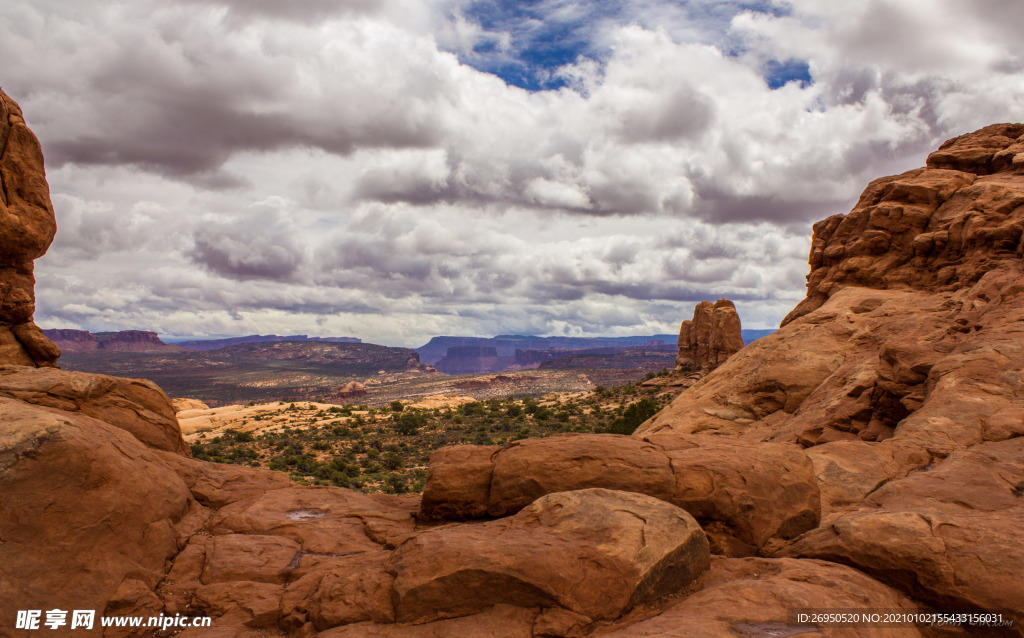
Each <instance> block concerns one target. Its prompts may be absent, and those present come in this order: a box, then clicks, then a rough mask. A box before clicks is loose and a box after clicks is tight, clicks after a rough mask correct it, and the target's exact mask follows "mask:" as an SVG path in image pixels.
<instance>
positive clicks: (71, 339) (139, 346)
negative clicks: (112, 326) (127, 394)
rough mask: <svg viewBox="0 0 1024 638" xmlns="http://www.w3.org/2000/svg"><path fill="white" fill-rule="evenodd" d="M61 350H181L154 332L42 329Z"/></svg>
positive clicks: (66, 351)
mask: <svg viewBox="0 0 1024 638" xmlns="http://www.w3.org/2000/svg"><path fill="white" fill-rule="evenodd" d="M43 334H44V335H46V336H47V337H49V338H50V340H51V341H53V342H54V343H55V344H57V346H59V347H60V349H61V352H65V353H68V352H86V351H89V350H113V351H117V352H182V351H183V349H182V348H181V347H180V346H177V345H174V344H170V343H164V342H163V341H162V340H161V339H160V337H158V336H157V334H156V333H155V332H149V331H146V330H121V331H119V332H89V331H87V330H69V329H66V328H65V329H57V330H43Z"/></svg>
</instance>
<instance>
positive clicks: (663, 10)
mask: <svg viewBox="0 0 1024 638" xmlns="http://www.w3.org/2000/svg"><path fill="white" fill-rule="evenodd" d="M748 11H753V12H758V13H765V14H769V15H773V16H784V15H787V14H788V13H789V7H788V5H787V4H786V3H784V2H781V1H780V0H589V1H588V0H519V1H510V0H474V1H472V2H470V3H469V4H468V5H464V6H463V12H462V16H463V18H465V19H466V20H469V21H471V22H475V23H476V24H478V25H480V27H481V28H482V29H483V31H485V32H487V33H489V34H503V35H506V36H507V38H505V39H503V40H502V41H504V42H507V43H508V45H507V46H499V45H498V43H497V42H498V41H499V39H497V38H484V39H481V42H480V44H479V45H478V46H477V47H475V48H474V50H473V51H472V53H471V54H462V58H463V59H462V61H463V62H464V63H466V64H469V65H470V66H473V67H474V68H477V69H479V70H481V71H485V72H488V73H493V74H494V75H497V76H498V77H500V78H502V79H503V80H505V82H507V83H508V84H510V85H514V86H518V87H520V88H524V89H527V90H530V91H540V90H546V89H557V88H560V87H562V86H565V85H566V83H567V80H566V78H564V77H562V76H560V75H559V74H558V73H557V71H558V69H559V68H560V67H563V66H565V65H567V64H572V63H574V62H576V61H577V60H579V59H580V58H590V59H592V60H596V61H597V62H598V63H601V62H602V61H603V60H604V59H606V58H607V57H608V56H609V55H610V52H611V49H610V48H609V47H608V46H607V44H606V40H605V38H604V37H602V36H603V34H604V33H605V32H606V30H607V29H608V28H610V27H615V26H620V25H627V24H639V25H640V26H643V27H645V28H649V29H664V30H665V31H666V32H668V33H669V34H670V35H671V36H673V37H674V38H677V39H679V40H684V39H685V40H694V39H698V40H700V41H703V42H707V43H712V44H716V45H718V46H720V47H721V48H722V49H723V51H726V52H727V53H738V52H739V51H740V50H741V48H742V46H741V44H740V43H737V42H733V41H732V38H731V37H730V35H729V25H730V23H731V21H732V18H733V17H734V16H735V15H736V14H738V13H742V12H748ZM804 76H806V77H804ZM765 80H766V81H767V82H768V83H769V85H772V84H773V83H776V82H779V81H781V82H782V84H780V85H779V86H782V85H784V84H785V83H786V82H788V81H793V80H798V81H804V82H809V81H810V75H809V74H808V73H807V72H806V64H804V69H803V74H801V69H799V68H797V67H796V66H794V65H792V64H790V63H789V62H785V63H776V65H774V66H772V65H770V68H768V67H766V69H765Z"/></svg>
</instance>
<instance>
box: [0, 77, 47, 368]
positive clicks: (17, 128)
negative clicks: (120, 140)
mask: <svg viewBox="0 0 1024 638" xmlns="http://www.w3.org/2000/svg"><path fill="white" fill-rule="evenodd" d="M56 231H57V224H56V221H55V219H54V215H53V206H52V204H51V203H50V189H49V186H47V184H46V174H45V171H44V170H43V153H42V149H41V148H40V146H39V140H37V139H36V136H35V135H33V134H32V131H30V130H29V129H28V127H27V126H26V125H25V119H24V118H23V117H22V113H21V108H20V107H19V106H18V105H17V104H16V103H15V102H14V100H12V99H11V98H9V97H8V96H7V94H5V93H4V92H3V91H0V364H3V363H9V364H16V365H26V366H54V365H56V362H57V358H58V357H59V356H60V350H59V349H58V348H57V346H55V345H54V344H53V343H52V342H51V341H50V340H49V339H47V338H46V337H45V336H43V333H42V331H41V330H40V329H39V328H38V327H37V326H36V325H35V324H34V323H33V322H32V315H33V313H34V312H35V291H34V287H35V278H34V277H33V276H32V262H33V261H34V260H36V259H38V258H39V257H41V256H42V255H43V254H44V253H45V252H46V249H47V248H48V247H49V246H50V242H52V241H53V235H54V233H55V232H56Z"/></svg>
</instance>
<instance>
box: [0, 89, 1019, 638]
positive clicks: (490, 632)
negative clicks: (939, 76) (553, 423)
mask: <svg viewBox="0 0 1024 638" xmlns="http://www.w3.org/2000/svg"><path fill="white" fill-rule="evenodd" d="M0 109H2V113H0V115H2V116H3V117H2V120H0V153H2V154H0V178H2V179H0V184H2V186H3V188H2V199H0V245H2V246H3V252H2V253H0V254H2V258H3V260H4V261H3V263H2V264H0V363H4V364H7V365H3V366H0V495H2V498H0V565H2V566H3V568H2V569H0V592H4V595H3V596H0V635H3V636H8V635H10V636H15V635H31V632H21V631H17V630H15V629H13V627H14V622H15V617H16V615H17V611H18V610H25V609H41V610H48V609H53V608H59V609H69V608H73V609H95V610H97V615H107V616H112V615H143V616H154V615H159V614H161V613H162V614H167V615H171V616H173V615H175V614H182V615H208V616H213V617H214V618H215V620H214V626H213V628H212V629H201V630H195V629H190V630H185V631H183V632H182V633H181V634H180V635H182V636H271V635H282V636H283V635H293V636H311V635H316V634H322V635H324V636H331V637H340V636H380V637H394V638H405V637H416V638H421V637H423V638H425V637H447V636H499V637H504V636H508V637H512V636H516V637H518V636H522V637H524V638H525V637H541V636H545V637H559V636H561V637H577V636H616V637H632V636H761V635H779V636H782V635H797V634H799V635H807V636H813V635H843V636H911V635H956V634H957V633H963V631H962V630H953V629H946V630H937V629H933V628H928V627H914V626H901V627H893V626H889V627H864V626H860V627H846V628H836V627H829V626H826V625H822V624H817V625H816V624H813V623H812V624H809V625H806V626H804V627H795V626H792V625H790V624H788V620H789V619H788V617H787V610H790V609H796V608H818V609H821V608H833V609H846V610H848V609H865V608H871V609H884V610H898V609H907V610H910V609H917V608H922V607H931V608H933V609H936V610H939V611H947V612H949V611H957V612H970V611H986V612H997V613H1001V614H1003V617H1004V619H1007V620H1009V619H1012V620H1014V621H1015V623H1016V624H1015V625H1014V626H1013V627H1012V628H1011V629H1003V630H1001V631H1003V632H1004V633H1010V634H1011V635H1019V634H1020V633H1021V627H1022V626H1024V625H1022V623H1024V578H1022V577H1021V574H1024V530H1022V529H1021V526H1020V521H1021V520H1024V436H1022V435H1024V279H1022V276H1021V275H1022V272H1021V269H1022V254H1024V244H1022V231H1024V125H996V126H991V127H988V128H985V129H982V130H981V131H978V132H976V133H973V134H971V135H966V136H963V137H961V138H957V139H955V140H952V141H950V142H947V143H946V144H945V145H943V147H942V148H941V149H940V150H939V151H938V152H936V153H933V154H932V155H931V156H930V157H929V159H928V166H927V168H923V169H919V170H916V171H911V172H909V173H905V174H903V175H899V176H896V177H889V178H884V179H881V180H877V181H875V182H873V183H872V184H871V185H870V186H869V187H868V189H867V190H866V191H865V193H864V195H863V196H862V198H861V200H860V202H859V203H858V205H857V207H856V208H855V209H854V210H853V211H852V212H851V213H849V214H848V215H845V216H835V217H831V218H829V219H827V220H825V221H823V222H820V223H819V224H817V225H816V226H815V237H814V245H813V250H812V254H811V266H812V271H811V275H810V277H809V284H808V295H807V298H806V299H805V300H804V301H803V302H801V303H800V305H798V306H797V308H796V309H795V310H794V311H793V312H792V313H791V314H790V316H789V317H788V318H787V320H786V323H785V325H784V326H783V327H782V329H781V330H779V331H778V332H777V333H775V334H774V335H772V336H770V337H767V338H764V339H762V340H760V341H758V342H757V343H755V344H753V345H752V346H749V347H747V348H744V349H742V350H740V351H739V352H738V353H736V354H735V355H733V356H731V357H729V358H728V359H727V360H726V361H725V362H724V363H722V364H721V365H720V366H719V367H718V368H717V369H716V370H714V371H713V372H711V373H710V374H709V375H708V376H706V377H704V378H703V379H702V380H701V381H699V382H698V383H696V385H694V386H693V387H691V388H690V389H688V390H687V391H685V392H683V393H682V394H681V395H680V396H679V397H678V398H677V399H676V400H675V401H674V402H673V403H672V404H671V405H670V406H669V407H668V408H666V409H665V410H663V411H662V412H661V413H659V414H658V415H656V416H655V417H654V418H652V419H651V420H650V421H648V422H647V423H646V424H644V425H643V426H642V427H641V429H640V430H639V431H638V432H637V434H636V435H634V436H633V437H626V436H614V435H585V434H579V435H571V434H570V435H560V436H553V437H548V438H545V439H534V440H525V441H521V442H516V443H513V444H510V445H508V446H505V447H497V446H456V447H450V448H445V449H442V450H439V451H437V452H435V453H434V456H433V457H432V458H431V462H430V474H429V476H428V481H427V486H426V490H425V492H424V494H423V496H422V499H421V498H419V497H415V496H413V497H396V496H383V495H378V496H370V495H364V494H360V493H357V492H353V491H350V490H346V489H341V488H327V487H298V486H296V485H294V484H291V483H290V482H289V480H288V478H287V476H286V475H284V474H282V473H276V472H269V471H263V470H257V469H253V468H245V467H241V466H225V465H216V464H211V463H206V462H202V461H198V460H195V459H192V458H190V454H189V450H188V447H187V446H185V445H184V442H183V441H182V437H181V431H180V427H179V424H178V422H177V420H176V418H175V415H174V409H173V408H172V406H171V402H170V401H169V400H168V399H167V397H166V395H164V394H163V393H162V392H161V391H160V389H159V388H157V387H156V386H154V385H153V384H151V383H148V382H144V381H137V380H128V379H119V378H115V377H106V376H101V375H89V374H83V373H70V372H64V371H60V370H57V369H54V368H50V367H45V366H49V365H51V364H52V363H53V361H55V360H56V358H57V354H58V353H57V352H56V348H55V347H54V346H53V345H52V344H50V343H49V342H48V341H46V339H45V337H43V336H42V334H41V333H40V332H39V331H38V329H37V328H35V326H34V324H32V323H31V314H32V299H33V298H32V279H31V267H32V260H33V259H35V258H37V257H38V256H39V255H41V254H42V253H43V252H44V251H45V249H46V247H47V246H48V244H49V242H50V239H51V238H52V236H53V233H54V221H53V213H52V208H51V207H50V204H49V198H48V194H47V191H46V183H45V179H44V175H43V166H42V155H41V153H40V152H39V146H38V143H37V142H36V141H35V138H34V136H32V134H31V132H29V130H28V129H27V128H26V127H25V126H24V123H23V120H22V117H21V112H20V110H19V109H18V107H17V105H15V104H14V103H13V102H12V101H11V100H10V99H9V98H8V97H7V96H6V95H3V94H2V93H0ZM40 366H43V367H40ZM10 592H16V595H13V596H12V595H8V594H9V593H10ZM65 629H66V628H65ZM971 631H972V632H973V633H979V634H984V635H992V634H993V633H995V631H996V630H995V629H992V628H988V629H981V628H978V627H975V628H974V629H972V630H971ZM44 633H46V634H47V635H55V636H56V635H62V634H69V633H74V635H86V634H88V633H89V632H82V631H78V630H76V631H75V632H67V631H63V630H55V631H51V630H45V631H44ZM100 633H101V630H99V629H96V630H94V631H93V632H92V635H99V634H100ZM107 633H109V634H110V635H131V634H130V630H127V629H119V630H113V629H109V630H107ZM138 635H149V634H147V633H145V632H142V633H140V634H138Z"/></svg>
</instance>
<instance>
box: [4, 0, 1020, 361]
mask: <svg viewBox="0 0 1024 638" xmlns="http://www.w3.org/2000/svg"><path fill="white" fill-rule="evenodd" d="M1021 24H1024V3H1021V2H1020V1H1019V0H858V1H857V2H834V1H830V0H789V1H781V0H723V1H714V0H589V1H586V0H529V1H528V0H520V1H517V2H512V1H507V2H503V1H498V0H290V1H289V2H282V1H280V0H126V1H124V2H118V1H113V0H111V1H104V0H5V1H4V2H3V3H0V69H2V72H0V86H2V87H3V88H4V90H5V91H6V92H7V93H8V94H10V95H11V96H12V97H13V98H14V99H15V100H17V101H19V102H20V104H21V106H22V107H23V109H24V110H25V113H26V116H27V119H28V121H29V124H30V126H32V128H33V129H34V130H35V132H36V134H37V135H38V136H39V137H40V139H41V141H42V143H43V149H44V153H45V155H46V162H47V171H48V177H49V181H50V186H51V189H52V194H53V202H54V207H55V209H56V211H57V219H58V228H59V230H58V234H57V239H56V241H55V242H54V244H53V246H52V247H51V249H50V252H49V254H48V255H47V256H46V257H44V258H43V259H41V260H40V261H39V262H38V263H37V279H38V285H37V293H38V297H39V304H38V310H37V314H36V320H37V322H38V323H39V324H40V325H42V326H44V327H77V328H84V329H91V330H94V331H95V330H112V329H131V328H135V329H149V330H156V331H158V332H160V333H161V334H162V335H164V336H214V335H217V336H223V335H238V334H249V333H255V332H258V333H277V334H293V333H307V334H311V335H332V336H341V335H348V336H357V337H361V338H362V339H364V340H365V341H371V342H376V343H387V344H396V345H410V346H416V345H421V344H422V343H424V342H425V341H426V340H427V339H428V338H429V337H430V336H432V335H438V334H463V335H478V336H490V335H494V334H508V333H520V334H543V335H561V334H578V335H587V336H597V335H627V334H654V333H661V332H674V331H675V330H677V328H678V322H679V321H680V320H681V319H683V318H685V317H686V316H687V315H688V314H689V313H691V312H692V307H693V304H694V303H695V302H697V301H700V300H702V299H716V298H718V297H722V296H725V297H729V298H731V299H733V300H735V301H736V302H737V305H738V307H739V310H740V315H741V318H742V319H743V321H744V325H745V326H746V327H752V328H765V327H773V326H775V325H777V323H778V321H779V319H780V318H781V317H782V316H784V315H785V313H786V312H787V311H788V310H789V309H790V308H791V307H792V306H793V305H794V304H795V303H796V301H797V300H799V299H800V298H801V297H802V296H803V283H804V275H805V274H806V272H807V266H806V256H807V251H808V248H809V245H810V224H811V223H813V222H814V221H816V220H818V219H821V218H823V217H826V216H828V215H831V214H834V213H837V212H846V211H848V210H849V207H850V206H851V204H852V202H853V201H855V199H856V197H857V195H858V194H859V192H860V191H861V190H862V189H863V187H864V185H865V184H866V183H867V182H868V181H869V180H871V179H873V178H875V177H878V176H880V175H884V174H891V173H895V172H899V171H902V170H907V169H910V168H913V167H916V166H920V165H922V164H923V162H924V157H925V155H926V154H927V152H928V151H929V150H930V149H933V148H934V147H936V146H937V145H938V144H939V143H940V142H941V141H943V140H944V139H947V138H949V137H952V136H955V135H958V134H961V133H964V132H968V131H971V130H974V129H976V128H979V127H981V126H983V125H986V124H989V123H993V122H1000V121H1020V119H1021V117H1022V116H1021V105H1022V104H1024V44H1022V43H1024V39H1022V38H1021V37H1020V33H1019V27H1020V25H1021Z"/></svg>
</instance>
